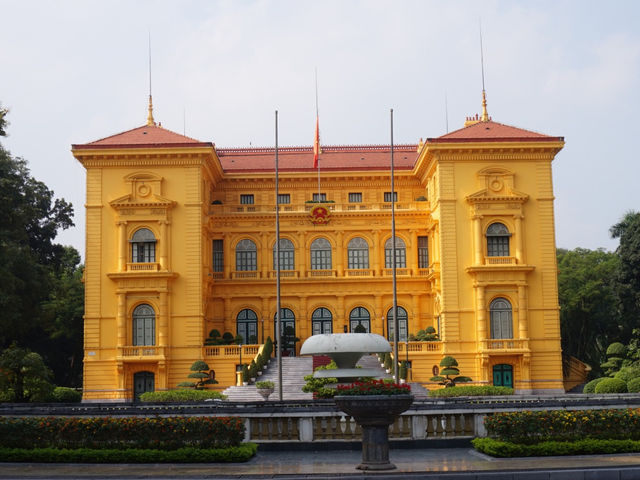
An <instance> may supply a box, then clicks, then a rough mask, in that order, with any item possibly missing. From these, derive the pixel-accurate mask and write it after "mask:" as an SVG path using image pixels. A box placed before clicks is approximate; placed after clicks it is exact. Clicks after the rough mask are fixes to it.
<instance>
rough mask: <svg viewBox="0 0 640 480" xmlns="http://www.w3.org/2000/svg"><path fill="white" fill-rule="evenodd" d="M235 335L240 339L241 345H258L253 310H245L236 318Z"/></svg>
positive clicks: (256, 323) (255, 318) (256, 320)
mask: <svg viewBox="0 0 640 480" xmlns="http://www.w3.org/2000/svg"><path fill="white" fill-rule="evenodd" d="M236 334H237V335H239V336H241V337H242V343H243V344H250V345H253V344H255V343H258V316H257V315H256V312H254V311H253V310H249V309H248V308H245V309H244V310H241V311H240V313H238V316H237V317H236Z"/></svg>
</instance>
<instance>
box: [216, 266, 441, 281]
mask: <svg viewBox="0 0 640 480" xmlns="http://www.w3.org/2000/svg"><path fill="white" fill-rule="evenodd" d="M432 273H434V270H433V269H432V268H419V269H417V270H416V271H415V272H414V271H413V269H411V268H396V274H397V276H398V277H403V278H411V277H416V278H417V277H428V276H430V275H431V274H432ZM209 276H210V277H211V278H213V279H214V280H226V279H242V280H247V279H255V280H260V279H265V278H270V279H273V278H276V271H275V270H267V271H266V272H264V271H262V270H249V271H246V270H243V271H237V270H234V271H231V272H230V273H229V277H227V276H225V273H224V272H213V271H211V270H209ZM392 276H393V269H392V268H384V269H382V270H381V271H380V272H376V270H375V269H373V268H347V269H345V270H344V273H343V274H342V275H341V276H339V275H338V271H337V270H336V269H322V270H307V271H306V273H304V275H303V274H301V272H300V271H299V270H281V271H280V278H287V279H295V278H301V277H306V278H327V277H330V278H337V277H340V278H343V277H344V278H371V277H387V278H390V277H392Z"/></svg>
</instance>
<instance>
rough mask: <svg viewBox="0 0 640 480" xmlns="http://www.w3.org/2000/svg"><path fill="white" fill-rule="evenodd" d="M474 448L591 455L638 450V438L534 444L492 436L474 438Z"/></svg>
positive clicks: (512, 453)
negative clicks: (502, 439)
mask: <svg viewBox="0 0 640 480" xmlns="http://www.w3.org/2000/svg"><path fill="white" fill-rule="evenodd" d="M471 443H472V444H473V446H474V448H475V449H476V450H478V451H480V452H482V453H486V454H487V455H491V456H493V457H531V456H534V457H544V456H551V455H554V456H555V455H593V454H605V453H608V454H611V453H633V452H640V441H638V440H624V439H620V440H602V439H593V438H585V439H580V440H576V441H573V442H555V441H549V442H540V443H536V444H534V445H523V444H519V443H512V442H503V441H500V440H495V439H493V438H475V439H473V440H472V441H471Z"/></svg>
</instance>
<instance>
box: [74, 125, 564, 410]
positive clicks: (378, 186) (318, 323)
mask: <svg viewBox="0 0 640 480" xmlns="http://www.w3.org/2000/svg"><path fill="white" fill-rule="evenodd" d="M483 118H484V120H483V119H480V118H477V117H476V118H472V119H468V121H467V123H466V125H465V127H464V128H462V129H460V130H457V131H454V132H451V133H448V134H446V135H444V136H441V137H438V138H429V139H427V140H426V141H424V142H422V141H421V142H420V143H419V144H417V145H400V146H394V165H395V192H392V191H391V188H390V169H389V167H390V158H391V154H390V146H388V145H386V146H348V147H330V146H323V147H322V151H321V153H320V156H319V163H320V173H318V170H317V169H315V168H314V166H313V164H314V161H313V149H312V148H311V147H299V148H281V149H280V150H279V156H278V158H279V183H278V187H279V190H278V191H279V195H278V205H279V218H280V244H279V245H280V248H279V250H280V269H281V274H280V278H281V295H282V297H281V298H282V300H281V308H282V310H281V319H282V323H283V327H284V330H283V335H284V336H283V341H282V348H283V352H284V354H285V355H295V354H296V352H297V351H298V350H299V347H300V345H301V343H302V341H304V339H306V338H307V337H309V336H311V335H314V334H318V333H331V332H333V333H338V332H353V331H355V329H356V328H358V330H362V329H364V330H365V331H368V332H372V333H378V334H381V335H384V336H385V337H387V338H391V339H393V338H394V337H395V335H394V332H393V322H392V321H391V319H392V317H393V315H392V305H393V295H392V275H393V269H392V267H393V264H392V259H393V255H392V252H393V250H392V238H391V207H392V202H393V206H394V210H395V223H396V274H397V305H398V310H397V316H398V319H399V335H398V338H399V340H400V341H401V342H402V343H401V344H400V347H401V356H403V358H404V356H406V357H407V358H409V359H410V360H411V362H412V377H413V380H414V381H422V382H424V383H428V379H429V378H430V377H431V376H432V375H433V373H432V371H433V366H434V365H437V364H438V363H439V361H440V359H441V358H442V357H443V356H444V355H453V356H454V357H455V358H456V359H457V360H458V362H459V363H460V368H461V371H462V374H463V375H466V376H469V377H471V378H472V379H473V380H474V382H475V383H477V384H496V385H513V386H514V387H515V388H516V390H518V391H522V392H551V391H554V392H555V391H561V390H562V359H561V349H560V326H559V312H558V294H557V280H556V278H557V275H556V251H555V233H554V211H553V199H554V197H553V188H552V171H551V164H552V161H553V159H554V157H555V155H556V154H557V153H558V152H559V151H560V150H561V149H562V147H563V145H564V141H563V138H562V137H553V136H547V135H542V134H539V133H535V132H531V131H527V130H523V129H520V128H516V127H511V126H508V125H504V124H501V123H497V122H494V121H492V120H491V119H489V118H488V117H487V116H486V115H485V116H484V117H483ZM72 151H73V155H74V156H75V158H76V159H77V160H78V161H80V162H81V163H82V165H83V166H84V167H85V169H86V172H87V201H86V225H87V227H86V228H87V230H86V265H85V291H86V294H85V295H86V302H85V358H84V399H85V400H86V401H95V400H114V401H118V400H120V401H121V400H128V399H132V398H134V396H135V395H137V394H138V393H140V392H142V391H146V390H154V389H155V390H163V389H171V388H175V387H176V385H177V384H178V383H180V382H181V381H184V380H185V379H186V377H187V375H188V373H189V367H190V365H191V364H192V363H193V362H194V361H195V360H199V359H203V360H205V361H206V362H207V363H208V364H209V366H210V367H211V369H212V373H211V374H212V375H215V377H216V379H217V380H218V382H219V384H218V385H216V388H223V387H225V386H228V385H231V384H235V381H236V375H235V370H236V368H237V365H238V364H239V363H243V361H244V362H246V361H248V360H250V358H248V357H251V356H253V355H254V354H255V352H256V351H257V346H258V345H259V344H261V343H263V342H264V340H265V339H266V338H267V337H268V336H271V337H272V338H274V337H275V322H274V319H275V314H276V273H275V271H276V267H275V243H276V234H275V217H276V215H275V210H276V196H275V195H276V194H275V174H274V173H275V151H274V149H273V148H247V149H220V148H216V147H215V145H214V144H212V143H208V142H200V141H197V140H194V139H191V138H189V137H185V136H183V135H179V134H177V133H174V132H171V131H169V130H166V129H164V128H162V127H161V126H158V125H156V124H155V123H154V122H153V119H152V117H151V115H150V119H149V121H148V122H147V125H144V126H142V127H139V128H135V129H133V130H129V131H126V132H123V133H120V134H117V135H114V136H111V137H107V138H104V139H101V140H97V141H95V142H91V143H87V144H82V145H73V150H72ZM394 193H395V195H394ZM359 326H360V327H359ZM427 327H433V328H434V329H435V330H436V331H437V333H438V335H439V341H433V342H416V341H408V338H413V337H411V335H412V334H416V333H417V332H418V331H419V330H424V329H426V328H427ZM214 331H216V332H219V333H220V334H223V333H225V332H228V333H229V334H231V335H232V336H234V337H236V336H240V340H239V341H241V342H242V343H244V344H245V345H242V346H237V345H233V346H229V347H218V346H207V345H205V343H206V342H205V340H206V339H207V338H208V337H209V335H210V333H211V332H214ZM214 335H215V334H214ZM242 355H244V359H241V358H240V356H242Z"/></svg>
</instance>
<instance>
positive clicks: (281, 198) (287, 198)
mask: <svg viewBox="0 0 640 480" xmlns="http://www.w3.org/2000/svg"><path fill="white" fill-rule="evenodd" d="M290 203H291V195H289V194H288V193H279V194H278V205H288V204H290Z"/></svg>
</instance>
